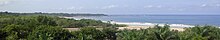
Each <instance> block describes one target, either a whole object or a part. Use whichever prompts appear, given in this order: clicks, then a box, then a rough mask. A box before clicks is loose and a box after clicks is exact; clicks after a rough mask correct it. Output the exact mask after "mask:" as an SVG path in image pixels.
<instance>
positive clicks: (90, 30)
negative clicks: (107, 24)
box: [73, 27, 105, 40]
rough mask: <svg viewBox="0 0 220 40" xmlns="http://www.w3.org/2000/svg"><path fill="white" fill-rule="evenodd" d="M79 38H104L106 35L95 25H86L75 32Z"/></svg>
mask: <svg viewBox="0 0 220 40" xmlns="http://www.w3.org/2000/svg"><path fill="white" fill-rule="evenodd" d="M73 35H76V38H75V39H77V40H104V38H105V35H104V33H103V32H101V31H100V30H97V29H96V28H94V27H84V28H81V29H80V31H76V32H73Z"/></svg>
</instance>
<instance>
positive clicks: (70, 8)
mask: <svg viewBox="0 0 220 40" xmlns="http://www.w3.org/2000/svg"><path fill="white" fill-rule="evenodd" d="M66 9H69V10H73V9H75V10H81V9H83V7H74V6H72V7H69V8H66Z"/></svg>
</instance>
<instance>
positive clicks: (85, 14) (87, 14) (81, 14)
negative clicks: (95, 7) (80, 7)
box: [0, 12, 107, 17]
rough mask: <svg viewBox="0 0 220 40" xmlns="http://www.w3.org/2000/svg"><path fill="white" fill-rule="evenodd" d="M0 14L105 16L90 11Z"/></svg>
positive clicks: (11, 13)
mask: <svg viewBox="0 0 220 40" xmlns="http://www.w3.org/2000/svg"><path fill="white" fill-rule="evenodd" d="M0 13H1V15H2V14H10V15H52V16H66V17H72V16H107V15H105V14H90V13H42V12H35V13H13V12H0Z"/></svg>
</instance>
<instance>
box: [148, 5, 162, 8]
mask: <svg viewBox="0 0 220 40" xmlns="http://www.w3.org/2000/svg"><path fill="white" fill-rule="evenodd" d="M162 7H163V6H162V5H147V6H144V8H162Z"/></svg>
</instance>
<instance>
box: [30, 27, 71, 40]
mask: <svg viewBox="0 0 220 40" xmlns="http://www.w3.org/2000/svg"><path fill="white" fill-rule="evenodd" d="M72 37H73V36H72V35H71V33H70V32H69V31H67V30H64V29H62V28H61V27H53V26H39V27H38V28H36V29H35V30H33V32H32V33H30V35H29V36H28V40H69V39H70V38H72Z"/></svg>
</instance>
